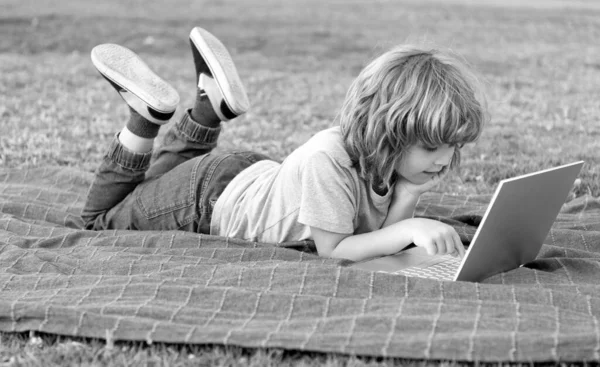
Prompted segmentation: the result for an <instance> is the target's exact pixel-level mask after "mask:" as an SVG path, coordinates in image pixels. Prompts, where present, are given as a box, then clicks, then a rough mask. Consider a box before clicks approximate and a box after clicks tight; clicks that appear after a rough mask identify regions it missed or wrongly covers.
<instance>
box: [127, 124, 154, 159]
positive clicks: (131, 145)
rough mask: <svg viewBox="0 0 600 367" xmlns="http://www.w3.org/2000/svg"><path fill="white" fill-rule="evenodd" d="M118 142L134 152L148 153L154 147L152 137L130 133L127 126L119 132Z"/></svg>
mask: <svg viewBox="0 0 600 367" xmlns="http://www.w3.org/2000/svg"><path fill="white" fill-rule="evenodd" d="M119 142H121V144H122V145H123V146H124V147H125V148H127V149H128V150H130V151H132V152H135V153H148V152H151V151H152V148H153V147H154V138H142V137H141V136H138V135H136V134H134V133H132V132H131V131H130V130H129V129H128V128H127V126H125V127H124V128H123V130H121V132H120V133H119Z"/></svg>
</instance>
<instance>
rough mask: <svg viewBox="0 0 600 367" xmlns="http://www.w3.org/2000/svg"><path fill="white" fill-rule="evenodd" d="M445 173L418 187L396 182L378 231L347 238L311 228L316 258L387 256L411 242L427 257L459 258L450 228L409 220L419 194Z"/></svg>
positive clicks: (459, 249) (458, 244) (459, 244)
mask: <svg viewBox="0 0 600 367" xmlns="http://www.w3.org/2000/svg"><path fill="white" fill-rule="evenodd" d="M445 174H446V171H445V170H444V171H443V172H441V173H440V174H439V175H437V176H436V177H434V178H433V179H431V180H430V181H429V182H427V183H425V184H422V185H415V184H412V183H410V182H408V181H406V180H402V179H400V180H399V181H398V182H397V183H396V185H395V187H394V193H393V197H392V203H391V204H390V209H389V211H388V216H387V218H386V220H385V222H384V223H383V225H382V228H381V229H379V230H376V231H373V232H370V233H363V234H359V235H349V234H341V233H335V232H329V231H324V230H322V229H319V228H316V227H311V232H312V235H313V239H314V241H315V245H316V246H317V251H318V252H319V255H321V256H330V257H336V258H344V259H350V260H355V261H358V260H363V259H367V258H370V257H376V256H385V255H391V254H394V253H397V252H399V251H401V250H402V249H404V248H405V247H406V246H408V245H410V244H411V243H414V244H415V245H416V246H419V247H423V248H425V249H426V250H427V253H428V254H430V255H435V254H439V255H443V254H458V255H460V256H461V257H462V256H463V255H464V252H465V250H464V247H463V244H462V242H461V240H460V236H459V235H458V233H456V230H454V228H452V227H451V226H449V225H447V224H445V223H442V222H439V221H435V220H431V219H426V218H413V213H414V210H415V207H416V205H417V202H418V200H419V197H420V196H421V194H422V193H424V192H426V191H429V190H430V189H432V188H433V187H435V186H436V185H437V184H438V183H439V182H440V180H441V179H442V178H443V177H444V176H445Z"/></svg>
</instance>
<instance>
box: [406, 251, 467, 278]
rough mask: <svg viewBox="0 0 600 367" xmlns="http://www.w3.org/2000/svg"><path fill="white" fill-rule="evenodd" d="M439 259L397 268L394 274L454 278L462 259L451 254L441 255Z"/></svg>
mask: <svg viewBox="0 0 600 367" xmlns="http://www.w3.org/2000/svg"><path fill="white" fill-rule="evenodd" d="M440 258H441V261H440V262H438V263H436V264H433V265H425V266H413V267H410V268H406V269H402V270H398V271H396V272H394V274H402V275H406V276H409V277H420V278H429V279H438V280H454V276H455V275H456V272H457V271H458V267H459V266H460V263H461V261H462V259H461V258H460V257H453V256H451V255H444V256H441V257H440Z"/></svg>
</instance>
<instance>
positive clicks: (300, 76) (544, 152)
mask: <svg viewBox="0 0 600 367" xmlns="http://www.w3.org/2000/svg"><path fill="white" fill-rule="evenodd" d="M465 4H467V5H465ZM486 4H487V5H480V2H475V1H466V2H465V1H462V2H459V1H456V4H454V3H452V2H448V1H446V2H440V1H434V0H429V1H421V2H419V1H416V0H405V1H388V0H373V1H366V0H362V1H359V0H346V1H342V0H298V1H293V2H292V1H287V2H283V1H279V0H265V1H261V0H211V1H209V0H204V1H199V0H176V1H170V2H162V1H158V0H149V1H141V0H131V1H128V2H127V7H126V8H125V7H123V5H121V3H120V2H118V1H116V0H103V1H97V2H95V3H94V4H92V3H89V2H79V1H76V0H64V1H61V2H52V3H50V2H49V1H47V2H46V1H42V2H40V1H39V0H20V1H17V0H5V1H3V11H2V14H1V15H0V34H2V37H1V38H0V121H2V133H1V134H0V165H1V166H2V167H14V168H21V167H30V166H42V165H59V166H72V167H76V168H79V169H82V170H86V171H92V170H94V169H95V167H96V166H97V164H98V162H99V161H100V158H101V155H102V153H103V151H104V148H105V146H106V145H107V143H108V141H109V140H110V139H111V138H112V136H113V135H114V133H115V132H116V131H117V130H118V129H120V128H121V126H122V125H123V123H124V121H125V119H126V116H127V109H126V107H125V105H124V104H123V103H122V102H121V100H120V98H119V97H118V96H117V94H116V93H114V92H113V91H112V90H111V89H110V87H109V86H108V84H107V83H106V82H104V81H103V80H102V78H100V77H99V75H98V73H97V72H96V71H95V69H94V68H93V66H92V65H91V62H90V61H89V51H90V50H91V48H92V47H93V46H94V45H96V44H98V43H105V42H113V43H119V44H122V45H124V46H127V47H129V48H131V49H133V50H135V51H136V52H138V53H139V54H140V55H142V57H143V58H144V59H145V60H146V61H147V63H148V64H149V65H150V66H151V67H152V68H153V69H154V70H155V71H156V72H157V73H158V74H160V75H161V76H163V77H164V78H165V79H167V80H168V81H170V82H171V83H172V84H173V85H174V86H175V88H176V89H177V90H178V91H179V92H180V94H181V97H182V102H181V108H180V109H179V110H180V111H183V110H184V109H185V108H186V107H188V106H189V105H190V103H191V102H192V98H193V97H194V75H193V74H194V71H193V64H192V61H191V58H190V51H189V46H188V43H187V42H188V41H187V34H188V32H189V30H190V29H191V28H192V27H193V26H196V25H200V26H203V27H205V28H208V29H210V30H211V31H212V32H213V33H215V34H216V35H217V36H219V38H221V39H222V40H223V41H224V43H225V44H226V45H228V47H229V49H230V51H231V53H232V55H233V57H234V59H235V60H236V64H237V66H238V68H239V71H240V74H241V76H242V79H243V80H244V81H245V83H246V87H247V89H248V91H249V93H250V98H251V101H252V103H253V107H252V109H251V111H250V112H249V113H247V114H246V115H244V116H243V117H241V118H239V119H237V120H236V121H235V122H231V123H229V124H228V125H227V126H226V129H225V132H224V134H223V136H222V139H221V143H220V144H221V148H223V149H252V150H257V151H260V152H263V153H266V154H268V155H270V156H272V157H273V158H275V159H282V158H283V157H285V156H286V155H287V154H288V153H290V152H291V151H292V150H293V149H294V148H296V147H297V146H298V145H300V144H302V143H303V142H304V141H306V140H307V139H308V138H309V137H310V136H311V135H312V134H313V133H314V132H316V131H318V130H321V129H323V128H326V127H328V126H330V125H332V124H333V123H334V118H335V115H336V112H337V109H338V107H339V106H340V104H341V101H342V99H343V98H344V94H345V91H346V89H347V87H348V86H349V84H350V82H351V81H352V78H353V77H354V76H355V75H356V74H357V73H358V71H359V70H360V69H361V68H362V67H363V66H364V65H365V64H366V62H368V60H370V59H371V58H373V57H375V56H376V55H378V54H379V53H380V52H382V51H383V50H385V49H387V48H388V47H390V46H392V45H394V44H397V43H401V42H411V43H424V44H429V45H432V46H442V47H444V48H450V49H452V50H454V51H455V52H457V53H458V54H461V55H463V56H464V57H465V59H466V60H468V61H469V63H470V64H472V65H473V67H474V68H475V69H476V70H477V71H478V72H479V74H480V75H481V77H482V81H483V83H484V86H485V89H486V93H487V95H488V103H489V107H490V114H491V117H492V119H491V122H490V124H489V125H488V126H487V127H486V129H485V132H484V134H483V136H482V137H481V139H480V141H479V142H478V143H476V144H474V145H470V146H467V147H465V148H464V151H463V164H462V170H461V172H460V174H455V175H453V176H452V177H450V178H449V179H448V180H447V181H446V182H445V183H443V184H442V185H441V186H440V187H439V188H438V189H439V190H440V191H444V192H449V193H461V194H464V193H468V194H478V193H482V194H489V193H491V192H492V191H493V190H494V188H495V186H496V184H497V183H498V181H499V180H501V179H503V178H507V177H511V176H514V175H516V174H520V173H525V172H530V171H533V170H537V169H543V168H548V167H550V166H554V165H558V164H562V163H568V162H571V161H575V160H580V159H583V160H585V161H586V164H585V166H584V168H583V170H582V173H581V175H580V180H578V184H577V185H575V186H574V188H573V190H572V192H571V195H570V196H571V197H576V196H581V195H593V196H600V166H599V165H598V164H597V163H596V161H597V152H598V151H599V149H600V139H599V136H600V124H598V123H597V121H598V120H597V116H600V103H598V101H599V100H600V88H598V87H597V85H599V83H598V82H599V81H600V48H598V47H593V46H594V45H595V44H596V42H597V40H598V39H599V38H600V17H599V16H598V15H599V14H600V13H599V12H600V10H599V7H598V6H597V5H596V4H594V3H593V2H591V1H583V0H580V1H572V2H567V1H558V0H552V1H550V0H547V1H535V2H533V3H531V4H533V5H531V6H525V5H523V3H519V2H514V4H513V2H510V3H509V5H502V2H500V1H489V2H486ZM511 4H512V5H511ZM528 4H529V3H528ZM565 4H568V6H566V5H565ZM517 5H518V6H517ZM180 114H181V112H178V114H177V115H176V117H175V119H177V118H178V117H179V116H180ZM0 337H1V339H0V340H1V341H2V343H0V366H4V365H7V366H8V365H11V366H12V365H44V366H47V365H79V364H86V365H87V364H90V365H107V364H108V365H213V364H215V365H261V366H262V365H286V364H287V365H298V366H300V365H306V366H314V365H322V364H325V365H330V366H341V365H356V366H359V365H365V366H375V365H402V364H406V363H408V364H412V365H440V363H439V362H436V361H402V360H392V359H388V360H371V359H364V358H356V357H345V356H338V355H322V354H317V353H297V352H283V351H278V350H267V351H265V350H244V349H237V348H229V347H227V348H225V347H222V346H206V347H199V346H167V345H152V346H146V345H143V344H135V343H121V344H116V345H114V346H111V348H107V347H108V345H107V344H106V343H104V342H102V341H93V340H83V339H78V340H75V339H65V338H60V337H56V336H46V335H42V336H33V337H30V336H29V335H22V334H0ZM192 355H193V356H194V358H191V357H190V356H192ZM442 364H456V362H452V361H451V362H448V363H442Z"/></svg>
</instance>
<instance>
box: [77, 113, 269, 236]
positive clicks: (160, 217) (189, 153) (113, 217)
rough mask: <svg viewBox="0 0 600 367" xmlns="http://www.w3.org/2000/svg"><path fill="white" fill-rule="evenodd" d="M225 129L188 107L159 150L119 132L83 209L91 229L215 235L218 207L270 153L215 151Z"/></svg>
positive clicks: (87, 224) (86, 223)
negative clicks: (140, 149)
mask: <svg viewBox="0 0 600 367" xmlns="http://www.w3.org/2000/svg"><path fill="white" fill-rule="evenodd" d="M220 132H221V128H220V127H217V128H211V127H206V126H203V125H201V124H200V123H198V122H196V121H194V120H193V119H192V117H191V116H190V111H188V112H187V113H186V114H185V115H184V116H183V117H182V118H181V120H180V121H179V123H177V124H176V125H174V126H172V127H171V128H170V129H169V131H168V132H167V133H166V134H165V137H164V142H163V144H162V145H161V147H160V148H159V150H158V151H157V152H156V155H155V156H154V159H152V153H136V152H132V151H130V150H127V149H126V148H125V147H124V146H123V145H121V143H120V142H119V140H118V137H117V136H115V138H114V139H113V141H112V142H111V143H110V146H109V148H108V151H107V153H106V155H105V156H104V159H103V161H102V163H101V165H100V167H99V168H98V170H97V172H96V177H95V179H94V182H93V183H92V185H91V187H90V189H89V191H88V196H87V201H86V203H85V206H84V208H83V211H82V215H81V216H82V218H83V220H84V222H85V227H86V229H94V230H103V229H137V230H184V231H192V232H198V233H206V234H208V233H210V221H211V217H212V212H213V208H214V205H215V203H216V201H217V199H218V198H219V196H220V195H221V193H222V192H223V190H224V189H225V187H226V186H227V184H229V182H231V180H232V179H233V178H234V177H235V176H236V175H237V174H238V173H240V172H241V171H242V170H244V169H245V168H247V167H249V166H250V165H252V164H254V163H255V162H258V161H260V160H264V159H269V158H268V157H267V156H265V155H263V154H260V153H254V152H226V153H215V152H212V150H213V149H214V148H215V147H216V145H217V139H218V137H219V134H220Z"/></svg>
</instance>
